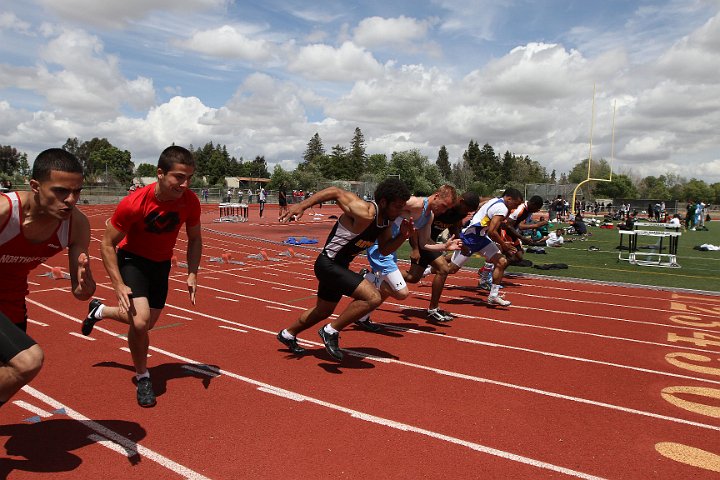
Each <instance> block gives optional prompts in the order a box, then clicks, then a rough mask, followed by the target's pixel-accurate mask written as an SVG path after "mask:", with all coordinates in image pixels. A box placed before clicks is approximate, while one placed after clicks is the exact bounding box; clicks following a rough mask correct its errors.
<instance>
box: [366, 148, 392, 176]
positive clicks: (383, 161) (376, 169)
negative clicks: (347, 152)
mask: <svg viewBox="0 0 720 480" xmlns="http://www.w3.org/2000/svg"><path fill="white" fill-rule="evenodd" d="M387 167H388V159H387V155H385V154H384V153H374V154H372V155H370V156H369V157H368V161H367V170H366V171H367V172H368V173H372V174H373V175H375V176H376V177H379V178H385V177H386V176H387Z"/></svg>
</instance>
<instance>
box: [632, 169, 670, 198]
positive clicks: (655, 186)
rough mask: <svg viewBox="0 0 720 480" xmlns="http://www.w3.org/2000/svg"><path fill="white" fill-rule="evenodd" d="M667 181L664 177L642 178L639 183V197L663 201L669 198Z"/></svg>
mask: <svg viewBox="0 0 720 480" xmlns="http://www.w3.org/2000/svg"><path fill="white" fill-rule="evenodd" d="M666 181H667V179H666V177H665V176H664V175H660V176H659V177H654V176H652V175H650V176H648V177H645V178H643V179H642V180H641V181H640V189H639V190H640V192H639V193H640V197H641V198H651V199H657V200H664V199H666V198H670V189H668V186H667V183H666Z"/></svg>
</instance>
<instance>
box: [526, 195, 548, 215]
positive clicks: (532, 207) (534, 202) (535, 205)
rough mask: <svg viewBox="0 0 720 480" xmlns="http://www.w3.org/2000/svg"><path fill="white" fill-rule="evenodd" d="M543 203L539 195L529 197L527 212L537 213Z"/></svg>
mask: <svg viewBox="0 0 720 480" xmlns="http://www.w3.org/2000/svg"><path fill="white" fill-rule="evenodd" d="M544 203H545V202H544V201H543V199H542V197H541V196H540V195H533V196H532V197H530V200H528V210H529V211H530V213H535V212H539V211H540V209H541V208H542V206H543V205H544Z"/></svg>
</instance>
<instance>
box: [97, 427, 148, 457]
mask: <svg viewBox="0 0 720 480" xmlns="http://www.w3.org/2000/svg"><path fill="white" fill-rule="evenodd" d="M87 438H89V439H90V440H92V441H93V442H95V443H99V444H100V445H102V446H103V447H105V448H109V449H110V450H112V451H113V452H116V453H119V454H120V455H123V456H125V457H128V458H132V457H137V456H138V452H137V450H132V449H130V448H125V447H123V446H122V445H120V444H118V443H115V442H113V441H112V440H108V439H107V438H105V437H101V436H100V435H98V434H97V433H91V434H90V435H88V436H87Z"/></svg>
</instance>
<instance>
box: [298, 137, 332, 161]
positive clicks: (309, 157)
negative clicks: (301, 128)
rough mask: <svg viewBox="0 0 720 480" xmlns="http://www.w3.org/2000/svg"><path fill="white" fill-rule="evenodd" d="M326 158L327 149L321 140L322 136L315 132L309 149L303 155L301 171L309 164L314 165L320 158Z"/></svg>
mask: <svg viewBox="0 0 720 480" xmlns="http://www.w3.org/2000/svg"><path fill="white" fill-rule="evenodd" d="M323 156H325V147H323V143H322V140H321V139H320V134H318V133H317V132H315V135H313V136H312V138H311V139H310V141H309V142H308V144H307V148H306V149H305V153H303V161H302V162H301V163H300V165H298V168H299V169H301V170H302V169H303V168H305V167H306V166H308V165H309V164H311V163H313V162H314V161H315V160H316V159H318V157H323Z"/></svg>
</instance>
